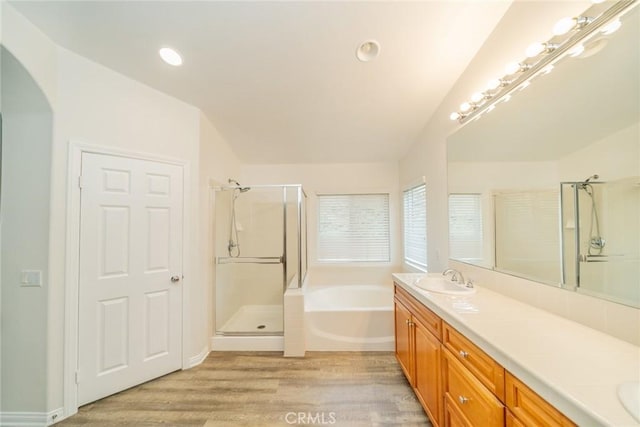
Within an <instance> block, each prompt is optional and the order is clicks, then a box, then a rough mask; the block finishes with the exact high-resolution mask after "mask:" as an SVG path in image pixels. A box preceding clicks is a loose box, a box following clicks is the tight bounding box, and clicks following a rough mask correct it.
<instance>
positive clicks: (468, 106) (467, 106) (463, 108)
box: [460, 102, 471, 113]
mask: <svg viewBox="0 0 640 427" xmlns="http://www.w3.org/2000/svg"><path fill="white" fill-rule="evenodd" d="M470 109H471V104H469V103H468V102H463V103H462V104H460V111H462V112H463V113H466V112H467V111H469V110H470Z"/></svg>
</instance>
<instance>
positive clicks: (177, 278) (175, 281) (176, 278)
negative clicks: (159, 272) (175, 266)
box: [171, 276, 180, 283]
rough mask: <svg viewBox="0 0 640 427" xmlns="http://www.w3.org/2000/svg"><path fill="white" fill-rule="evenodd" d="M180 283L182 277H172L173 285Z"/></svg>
mask: <svg viewBox="0 0 640 427" xmlns="http://www.w3.org/2000/svg"><path fill="white" fill-rule="evenodd" d="M179 281H180V276H171V283H177V282H179Z"/></svg>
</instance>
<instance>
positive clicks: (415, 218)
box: [402, 184, 427, 271]
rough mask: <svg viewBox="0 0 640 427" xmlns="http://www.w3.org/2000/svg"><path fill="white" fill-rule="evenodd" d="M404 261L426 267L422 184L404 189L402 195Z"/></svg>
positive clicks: (425, 207) (425, 217)
mask: <svg viewBox="0 0 640 427" xmlns="http://www.w3.org/2000/svg"><path fill="white" fill-rule="evenodd" d="M402 198H403V218H404V223H403V224H404V261H405V262H406V263H407V264H409V265H411V266H413V267H416V268H418V269H420V270H425V271H426V269H427V191H426V187H425V185H424V184H421V185H418V186H416V187H413V188H410V189H408V190H405V191H404V193H403V195H402Z"/></svg>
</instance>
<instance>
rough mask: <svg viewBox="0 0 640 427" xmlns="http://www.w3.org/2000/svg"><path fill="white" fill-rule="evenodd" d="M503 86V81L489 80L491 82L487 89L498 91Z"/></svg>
mask: <svg viewBox="0 0 640 427" xmlns="http://www.w3.org/2000/svg"><path fill="white" fill-rule="evenodd" d="M501 84H502V81H501V80H500V79H493V80H489V82H487V89H489V90H496V89H498V88H499V87H500V85H501Z"/></svg>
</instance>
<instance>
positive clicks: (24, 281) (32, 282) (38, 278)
mask: <svg viewBox="0 0 640 427" xmlns="http://www.w3.org/2000/svg"><path fill="white" fill-rule="evenodd" d="M20 286H42V271H39V270H22V272H21V273H20Z"/></svg>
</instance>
